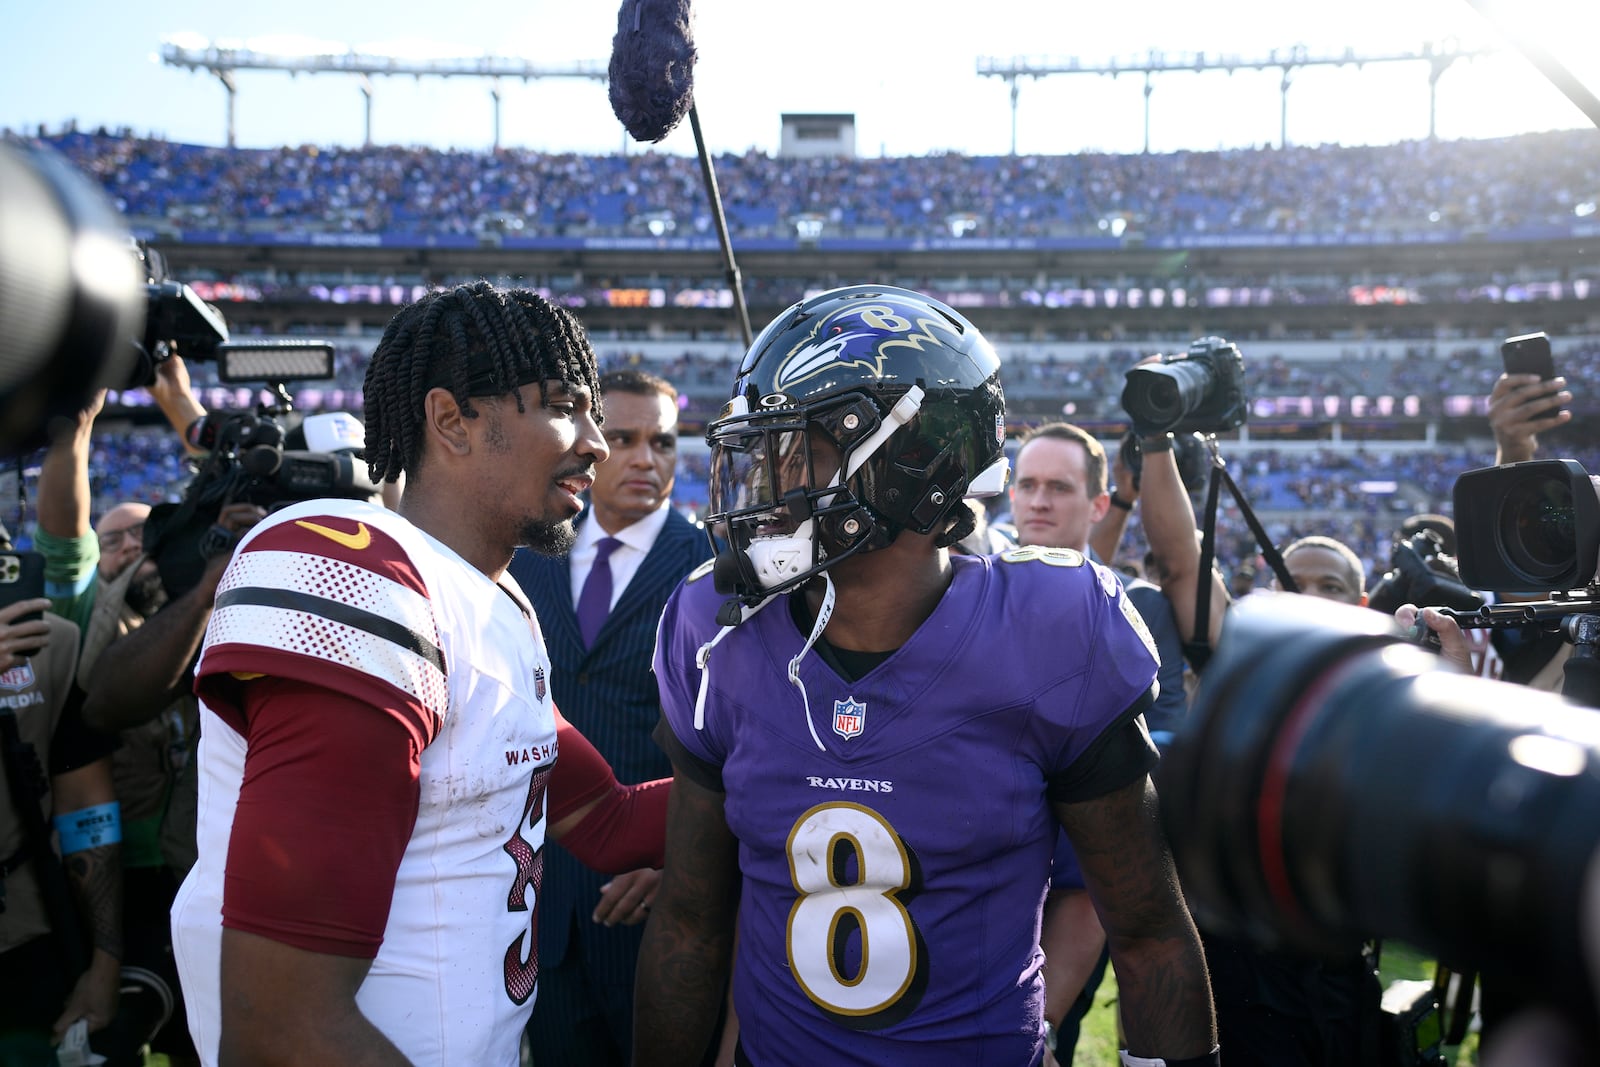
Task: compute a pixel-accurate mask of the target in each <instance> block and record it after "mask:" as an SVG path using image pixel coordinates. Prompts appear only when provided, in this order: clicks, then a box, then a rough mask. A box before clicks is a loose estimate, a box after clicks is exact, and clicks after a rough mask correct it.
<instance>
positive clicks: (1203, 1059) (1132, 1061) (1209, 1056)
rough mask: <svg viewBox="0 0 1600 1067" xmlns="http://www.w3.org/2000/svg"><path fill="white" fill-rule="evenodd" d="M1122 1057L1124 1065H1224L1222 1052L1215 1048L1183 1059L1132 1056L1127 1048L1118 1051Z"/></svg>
mask: <svg viewBox="0 0 1600 1067" xmlns="http://www.w3.org/2000/svg"><path fill="white" fill-rule="evenodd" d="M1117 1054H1118V1055H1119V1056H1121V1057H1122V1067H1222V1052H1221V1050H1220V1049H1219V1048H1213V1049H1212V1050H1211V1051H1210V1052H1208V1053H1206V1054H1205V1055H1204V1056H1189V1057H1186V1058H1184V1059H1181V1060H1167V1059H1162V1058H1161V1057H1159V1056H1130V1055H1128V1050H1127V1049H1121V1050H1119V1051H1118V1053H1117Z"/></svg>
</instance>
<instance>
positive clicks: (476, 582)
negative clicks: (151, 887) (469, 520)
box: [172, 500, 556, 1067]
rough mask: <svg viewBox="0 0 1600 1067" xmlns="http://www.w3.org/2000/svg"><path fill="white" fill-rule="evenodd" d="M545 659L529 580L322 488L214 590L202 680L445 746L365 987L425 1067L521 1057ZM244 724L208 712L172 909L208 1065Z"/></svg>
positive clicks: (547, 739) (539, 814) (539, 808)
mask: <svg viewBox="0 0 1600 1067" xmlns="http://www.w3.org/2000/svg"><path fill="white" fill-rule="evenodd" d="M549 667H550V665H549V662H548V658H547V656H546V653H545V646H544V639H543V637H542V635H541V634H540V632H539V628H538V623H537V621H536V620H535V619H534V616H533V613H532V610H531V609H530V608H529V607H528V604H527V601H526V599H525V598H524V597H523V596H522V593H521V591H520V590H519V589H517V587H516V585H515V583H514V582H511V581H510V580H506V581H505V583H504V584H503V585H498V584H496V583H494V582H492V581H490V580H489V579H488V578H487V577H486V576H485V575H484V574H483V573H482V572H480V571H478V570H477V569H475V568H474V567H472V566H471V565H470V564H468V563H467V562H466V561H465V560H463V559H462V558H461V557H460V556H458V555H456V554H455V553H454V552H453V551H451V550H450V549H449V548H447V547H445V546H444V545H443V544H442V543H440V542H439V541H436V540H434V539H433V538H431V537H429V536H428V535H426V534H424V533H423V532H422V531H420V530H418V529H417V528H416V527H414V526H412V525H411V524H410V523H408V522H407V521H406V520H404V519H403V518H401V517H400V516H398V515H396V514H395V513H393V512H391V511H388V510H386V509H384V508H381V507H377V506H374V505H370V504H366V503H360V502H354V501H342V500H316V501H310V502H307V503H302V504H297V505H294V506H292V507H289V508H286V509H284V510H282V511H279V512H277V513H275V514H273V515H272V516H271V517H269V518H268V519H267V520H265V521H263V522H262V523H261V524H260V525H258V526H257V527H255V528H254V529H253V530H252V531H251V532H250V533H249V535H248V536H247V537H246V538H245V539H244V540H243V542H242V543H241V544H240V546H239V547H238V549H237V550H236V551H235V553H234V556H233V560H232V562H231V563H230V564H229V565H228V569H227V571H226V572H225V574H224V575H223V579H222V583H221V585H220V586H219V587H218V590H217V602H216V610H215V613H214V615H213V616H212V620H211V624H210V626H209V628H208V629H207V631H206V637H205V644H204V646H203V649H202V653H201V659H200V663H199V666H198V667H197V669H196V676H197V678H199V679H200V681H201V683H202V687H203V685H204V682H205V679H206V678H207V677H209V676H216V675H219V674H221V673H231V674H233V675H236V676H244V677H249V676H252V675H268V676H275V677H285V678H293V679H295V680H300V681H309V682H313V683H316V684H322V685H326V686H328V687H329V688H330V689H334V690H338V691H340V692H343V693H347V694H353V695H357V696H359V697H361V698H362V699H363V700H366V701H367V702H369V703H371V704H372V705H373V706H374V707H377V708H380V709H391V710H392V713H395V714H401V715H404V716H405V717H406V718H407V720H408V721H410V722H412V723H413V725H415V726H417V727H419V728H420V729H421V731H422V736H424V737H428V738H431V740H430V741H429V742H428V744H427V745H426V747H425V748H424V749H423V751H422V757H421V796H420V802H419V809H418V813H417V818H416V823H415V827H414V829H413V831H412V833H411V838H410V841H409V843H408V844H407V846H406V849H405V853H404V857H403V858H402V860H401V863H400V868H399V873H398V875H397V877H396V879H395V885H394V895H393V900H392V903H391V906H390V909H389V918H388V925H387V927H386V929H385V931H384V937H383V944H382V946H381V948H380V949H379V951H378V954H377V958H376V959H375V960H374V961H373V965H372V969H371V971H370V972H369V973H368V975H367V978H366V980H365V982H364V983H363V984H362V986H361V989H360V991H359V993H358V995H357V1002H358V1004H359V1006H360V1008H361V1011H362V1012H363V1014H365V1015H366V1016H367V1018H368V1019H370V1020H372V1022H373V1023H374V1024H375V1025H376V1026H377V1027H378V1028H379V1029H380V1030H382V1031H383V1032H384V1033H385V1034H386V1035H387V1036H388V1037H389V1038H390V1040H392V1041H393V1042H394V1043H395V1044H396V1045H397V1046H398V1047H399V1048H400V1049H401V1050H402V1051H403V1052H404V1053H405V1054H406V1055H407V1056H408V1057H410V1059H411V1061H412V1062H413V1063H417V1064H474V1065H487V1067H496V1065H505V1067H514V1065H515V1064H516V1063H517V1062H518V1046H519V1039H520V1036H521V1034H522V1029H523V1025H524V1024H525V1023H526V1021H527V1016H528V1014H529V1012H530V1011H531V1010H532V1007H533V993H534V987H535V983H536V980H537V976H538V958H537V950H536V947H535V945H536V941H537V938H536V937H535V936H534V931H535V930H536V929H537V926H536V919H535V914H536V912H535V908H536V905H537V894H538V889H539V881H540V876H541V873H542V866H543V845H544V836H545V804H544V791H545V783H546V781H547V779H548V778H549V772H550V769H551V768H552V767H553V766H554V764H555V758H556V727H555V713H554V706H553V704H552V703H551V701H550V697H549V691H548V687H547V685H546V684H545V679H546V678H547V677H548V675H549ZM419 705H420V707H421V708H422V709H423V711H422V713H421V716H422V718H423V720H424V721H423V722H421V723H417V722H416V721H415V720H416V718H417V713H416V711H415V708H416V707H417V706H419ZM398 709H406V710H398ZM240 729H241V727H240V725H239V724H238V719H237V716H236V715H233V714H232V709H223V708H212V707H210V706H207V705H205V704H204V703H203V704H202V722H201V742H200V749H199V760H200V764H199V771H200V818H199V830H198V845H199V862H198V863H197V864H196V866H195V867H194V869H193V871H192V872H191V873H190V874H189V876H188V878H187V879H186V880H185V882H184V884H183V887H182V889H181V890H180V891H179V895H178V898H177V901H176V902H175V903H174V905H173V911H172V925H173V938H174V946H175V949H176V952H177V958H178V965H179V969H180V971H181V973H182V976H183V992H184V997H185V999H186V1001H187V1005H188V1011H189V1025H190V1028H191V1030H192V1032H193V1035H194V1040H195V1046H196V1048H197V1049H199V1051H200V1054H201V1057H202V1058H203V1060H204V1061H205V1062H207V1063H214V1062H215V1060H216V1056H217V1046H218V1038H219V1034H220V1029H221V1013H220V1004H219V994H218V985H219V974H220V954H221V938H222V925H221V922H222V920H221V915H222V893H223V876H224V867H225V864H226V861H227V856H228V848H229V839H230V832H231V829H232V824H233V817H234V810H235V807H236V805H237V803H238V799H239V788H240V781H241V778H242V775H243V770H244V758H245V750H246V742H245V737H244V735H243V734H242V733H241V732H240ZM350 758H351V759H352V760H358V759H360V758H361V755H360V753H351V754H350ZM284 1040H285V1042H286V1043H290V1044H292V1042H293V1040H294V1035H293V1034H285V1035H284Z"/></svg>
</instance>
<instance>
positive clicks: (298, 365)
mask: <svg viewBox="0 0 1600 1067" xmlns="http://www.w3.org/2000/svg"><path fill="white" fill-rule="evenodd" d="M216 353H217V376H218V377H219V378H220V379H221V380H222V381H224V382H229V383H238V384H255V385H263V386H266V387H267V388H268V389H269V390H270V392H271V393H272V398H271V399H270V400H264V401H262V402H261V403H260V404H258V405H257V406H256V407H255V408H254V409H253V410H244V411H228V412H212V413H210V414H208V415H206V416H205V417H204V418H202V419H200V420H199V421H198V422H197V423H196V424H195V425H193V426H191V427H189V430H188V433H187V436H188V439H189V443H190V444H192V445H194V446H196V447H198V448H204V449H207V450H208V453H209V454H208V456H207V457H206V459H205V461H204V462H203V463H202V464H201V467H200V470H199V472H198V473H196V475H195V476H194V479H193V480H192V481H191V482H190V483H189V487H188V489H187V490H185V492H184V496H183V500H182V501H180V502H179V503H176V504H158V505H157V506H156V507H155V508H153V509H151V512H150V517H149V519H148V520H147V521H146V522H145V533H144V550H145V553H146V554H147V555H149V556H150V557H151V558H153V559H154V560H155V561H156V564H157V566H158V568H159V569H160V572H161V583H162V585H163V586H164V587H165V588H166V591H167V595H168V596H171V597H176V596H180V595H181V594H182V593H184V592H185V591H187V590H188V589H190V588H192V587H193V586H194V584H195V583H196V582H198V581H199V580H200V575H201V573H202V572H203V571H204V570H205V566H206V562H207V561H208V560H210V559H211V558H212V557H213V556H215V555H217V554H219V553H222V552H226V551H229V550H230V549H231V548H232V537H231V535H230V534H229V533H228V532H227V531H226V530H223V529H222V528H221V527H219V526H217V525H216V522H217V516H218V515H219V514H220V513H221V511H222V509H223V508H224V507H226V506H228V505H229V504H234V503H247V504H256V505H259V506H261V507H264V508H268V509H276V508H279V507H282V506H284V505H285V504H293V503H297V502H299V501H301V500H312V499H315V498H317V497H345V498H353V499H358V500H365V499H368V498H370V497H372V496H374V495H376V494H377V492H378V488H377V486H375V485H374V484H373V483H372V480H371V479H370V478H369V477H368V476H367V472H366V465H365V463H363V462H361V456H360V450H361V448H362V445H363V443H364V442H363V434H362V430H361V424H360V423H359V422H358V421H357V420H356V419H354V418H353V417H352V416H350V415H346V414H344V413H343V412H333V413H328V414H323V415H313V416H309V417H306V418H304V419H303V420H293V419H291V418H289V416H291V413H292V411H293V401H292V399H291V398H290V396H289V393H288V390H287V388H286V383H288V382H290V381H323V380H327V379H330V378H332V377H333V376H334V366H333V345H331V344H329V343H328V342H326V341H272V342H261V343H255V344H252V343H241V342H230V343H226V344H219V345H218V346H217V350H216ZM291 423H292V424H291ZM291 446H293V447H291Z"/></svg>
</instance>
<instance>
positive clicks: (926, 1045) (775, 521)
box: [634, 286, 1219, 1067]
mask: <svg viewBox="0 0 1600 1067" xmlns="http://www.w3.org/2000/svg"><path fill="white" fill-rule="evenodd" d="M707 439H708V441H709V443H710V444H711V447H712V475H711V505H710V512H709V514H708V516H707V522H708V528H709V529H710V530H711V531H712V534H713V537H714V539H715V540H716V541H717V544H718V549H719V554H718V556H717V559H716V560H715V562H714V564H708V565H707V566H705V567H702V568H701V569H700V570H699V571H697V572H695V573H694V574H691V575H690V576H689V577H688V578H687V579H686V580H685V582H684V583H683V585H681V586H680V587H679V589H678V591H677V592H676V593H675V594H674V595H673V597H672V599H671V600H670V601H669V602H668V605H667V608H666V610H665V612H664V613H663V616H662V621H661V628H660V632H659V635H658V639H657V647H656V660H655V667H656V673H657V676H658V680H659V683H660V687H661V696H662V708H663V722H662V724H661V726H660V727H659V728H658V731H657V733H658V737H659V739H660V741H661V743H662V745H663V747H664V748H665V749H666V750H667V751H668V753H669V754H670V755H671V756H672V760H673V765H674V770H675V787H674V790H673V795H672V799H671V803H670V807H669V816H668V823H669V824H668V838H667V864H666V869H665V872H664V875H663V880H662V885H661V889H660V891H659V893H658V895H657V897H656V901H655V905H654V909H653V911H652V915H651V918H650V921H649V924H648V926H647V929H646V932H645V940H644V947H643V950H642V953H641V955H640V959H639V966H638V979H637V990H636V1001H635V1011H636V1014H635V1027H634V1034H635V1047H634V1055H635V1062H636V1063H638V1064H640V1065H641V1067H649V1065H655V1064H696V1063H698V1062H699V1061H700V1058H701V1056H702V1054H703V1053H704V1050H705V1047H706V1044H707V1042H708V1041H709V1040H710V1038H711V1035H712V1031H713V1028H714V1025H715V1022H716V1018H717V1009H718V1005H719V998H720V996H721V992H722V989H723V988H724V982H725V981H726V980H727V976H728V968H729V966H730V961H731V966H732V968H733V970H732V984H733V990H734V1002H735V1006H736V1008H737V1012H738V1016H739V1023H740V1034H741V1038H740V1047H739V1048H738V1049H736V1050H735V1062H737V1063H744V1064H752V1065H756V1067H768V1065H772V1064H781V1063H807V1064H809V1063H817V1062H828V1063H830V1064H899V1063H915V1064H919V1065H929V1064H932V1065H939V1064H951V1065H957V1064H959V1065H962V1067H966V1065H968V1064H973V1063H995V1064H1008V1065H1010V1064H1039V1063H1040V1062H1042V1060H1043V1058H1044V1052H1045V1046H1044V1039H1045V1026H1044V1019H1043V993H1042V990H1043V986H1042V979H1041V976H1040V967H1041V962H1042V954H1041V952H1040V950H1039V924H1040V909H1041V904H1042V902H1043V897H1044V891H1045V884H1046V882H1047V880H1048V875H1049V868H1050V857H1051V853H1052V851H1053V846H1054V842H1055V835H1056V832H1057V828H1058V827H1061V828H1065V830H1066V832H1067V834H1068V836H1069V837H1070V838H1071V840H1072V842H1073V844H1074V845H1075V846H1076V848H1077V851H1078V854H1079V857H1080V860H1081V862H1082V866H1083V872H1084V878H1085V881H1086V883H1087V885H1088V888H1089V891H1090V893H1091V895H1092V897H1093V899H1094V902H1095V906H1096V909H1097V911H1098V912H1099V915H1100V918H1101V921H1102V923H1103V924H1104V927H1105V929H1106V932H1107V937H1108V940H1109V943H1110V946H1111V954H1112V959H1113V961H1114V963H1115V966H1116V969H1117V978H1118V983H1119V988H1120V991H1121V1000H1122V1017H1123V1021H1124V1025H1125V1028H1126V1031H1127V1036H1128V1045H1129V1049H1128V1050H1125V1051H1124V1053H1123V1059H1124V1062H1126V1063H1132V1064H1139V1065H1144V1064H1155V1063H1166V1064H1174V1065H1176V1064H1184V1065H1188V1064H1210V1063H1216V1062H1218V1056H1219V1052H1218V1050H1217V1047H1216V1027H1215V1022H1214V1018H1213V1012H1212V1006H1211V994H1210V988H1209V985H1208V982H1207V977H1206V971H1205V964H1204V959H1203V956H1202V954H1201V950H1200V944H1199V940H1198V936H1197V935H1196V933H1195V929H1194V924H1193V922H1192V921H1191V920H1190V917H1189V913H1188V911H1187V909H1186V907H1185V905H1184V901H1183V898H1182V895H1181V892H1180V890H1179V888H1178V881H1177V876H1176V874H1175V873H1174V870H1173V865H1172V860H1171V857H1170V854H1169V853H1168V851H1167V848H1166V844H1165V842H1164V840H1163V837H1162V834H1161V829H1160V821H1159V813H1158V806H1157V801H1156V796H1155V792H1154V790H1153V788H1152V786H1151V784H1150V779H1149V771H1150V769H1151V767H1152V766H1153V765H1154V763H1155V760H1156V758H1157V757H1156V752H1155V749H1154V746H1153V745H1152V744H1151V742H1150V738H1149V734H1148V732H1147V731H1146V729H1145V725H1144V720H1143V712H1144V710H1145V709H1146V708H1148V707H1149V706H1150V704H1151V703H1152V701H1153V700H1154V698H1155V695H1156V693H1157V691H1158V688H1159V687H1158V686H1157V685H1156V684H1155V678H1156V671H1157V657H1156V654H1155V651H1154V646H1153V643H1152V641H1151V639H1150V636H1149V634H1148V632H1147V631H1146V629H1145V627H1144V625H1143V622H1142V621H1141V619H1140V617H1139V615H1138V612H1137V611H1135V610H1134V609H1133V607H1132V605H1131V604H1130V603H1129V602H1128V598H1127V596H1126V594H1125V593H1124V592H1123V590H1122V587H1121V585H1120V584H1119V583H1118V582H1117V580H1116V578H1115V577H1114V576H1113V575H1112V574H1111V572H1109V571H1108V570H1106V569H1105V568H1103V567H1101V566H1099V565H1097V564H1095V563H1092V562H1091V561H1089V560H1088V559H1087V558H1086V557H1085V556H1084V555H1083V553H1081V552H1078V551H1075V550H1072V549H1057V548H1042V547H1037V546H1030V547H1023V548H1017V549H1012V550H1009V551H1006V552H1003V553H1000V554H999V555H995V556H961V557H955V558H952V556H951V554H950V552H949V550H948V546H950V545H951V544H952V543H954V542H956V541H958V540H960V539H961V538H962V537H963V536H965V535H966V533H967V532H968V531H969V530H970V528H971V523H972V514H971V512H970V510H969V509H968V508H966V507H965V506H963V504H962V501H963V500H964V499H965V498H969V497H984V496H990V495H993V494H996V493H999V492H1001V491H1003V489H1004V487H1005V481H1006V475H1007V463H1006V460H1005V455H1004V451H1003V446H1004V443H1005V400H1004V396H1003V394H1002V391H1001V388H1000V377H999V360H998V359H997V358H996V356H995V354H994V351H993V349H992V348H991V347H990V346H989V344H988V343H987V342H986V341H985V340H984V339H983V337H982V336H981V335H980V334H979V333H978V331H977V330H976V329H975V328H974V327H973V326H972V324H971V323H969V322H968V321H967V320H966V319H965V318H963V317H962V316H961V315H959V314H958V313H956V312H955V311H953V310H951V309H950V308H948V307H946V306H944V305H943V304H940V303H939V302H937V301H935V300H931V299H929V298H927V297H925V296H921V295H919V294H916V293H912V292H908V291H906V290H902V289H895V288H891V287H874V286H856V287H851V288H846V289H838V290H833V291H831V292H827V293H823V294H821V295H819V296H816V297H814V298H812V299H809V300H806V301H803V302H801V303H799V304H797V305H795V306H794V307H792V308H790V309H789V310H788V311H786V312H784V313H783V314H782V315H780V316H779V317H778V318H777V319H776V320H774V321H773V322H772V323H771V324H770V325H769V326H768V327H767V328H766V329H765V330H764V331H763V332H762V334H761V336H760V337H759V338H757V340H756V342H755V344H754V345H753V346H752V347H751V349H750V352H749V354H748V355H747V356H746V357H745V359H744V361H743V363H742V365H741V366H740V369H739V372H738V377H737V380H736V382H735V385H734V391H733V396H732V398H731V399H730V401H729V402H728V405H727V406H726V407H725V408H724V410H723V412H722V414H721V416H720V417H719V418H717V419H716V420H714V421H713V422H712V423H711V425H710V427H709V428H708V431H707ZM735 919H737V928H738V937H737V958H733V957H734V955H735V951H734V945H735V940H736V939H735V937H734V928H735Z"/></svg>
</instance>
